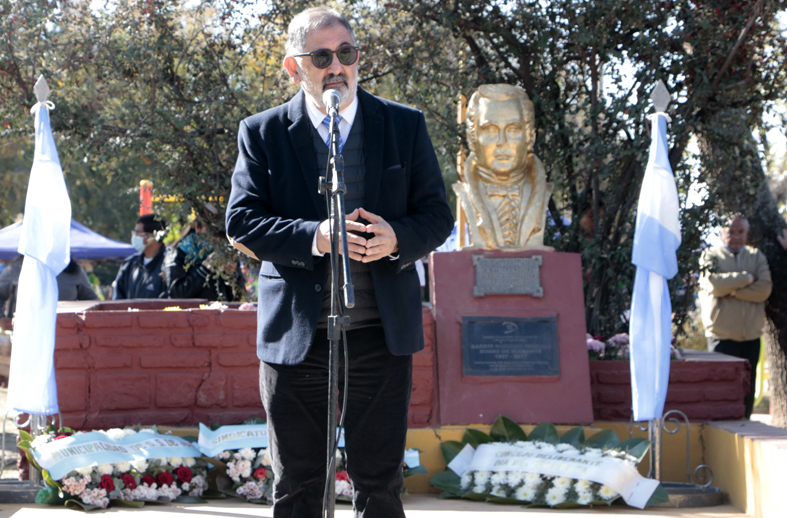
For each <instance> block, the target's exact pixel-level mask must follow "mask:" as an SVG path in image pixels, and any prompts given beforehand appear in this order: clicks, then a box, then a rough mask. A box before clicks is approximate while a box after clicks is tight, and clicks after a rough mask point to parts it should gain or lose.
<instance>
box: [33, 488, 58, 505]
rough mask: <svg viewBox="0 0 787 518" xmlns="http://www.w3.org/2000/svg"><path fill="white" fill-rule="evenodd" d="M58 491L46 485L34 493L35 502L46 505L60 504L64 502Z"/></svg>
mask: <svg viewBox="0 0 787 518" xmlns="http://www.w3.org/2000/svg"><path fill="white" fill-rule="evenodd" d="M59 493H60V491H59V490H58V488H56V487H52V486H47V487H45V488H43V489H42V490H41V491H39V492H38V493H36V503H37V504H46V505H54V504H62V503H64V502H65V499H64V498H61V497H60V494H59Z"/></svg>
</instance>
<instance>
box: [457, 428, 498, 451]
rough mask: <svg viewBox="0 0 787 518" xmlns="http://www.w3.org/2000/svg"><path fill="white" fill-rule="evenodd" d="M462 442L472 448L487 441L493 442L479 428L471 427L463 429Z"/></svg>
mask: <svg viewBox="0 0 787 518" xmlns="http://www.w3.org/2000/svg"><path fill="white" fill-rule="evenodd" d="M462 442H463V443H466V444H469V445H470V446H472V447H473V448H478V445H479V444H486V443H489V442H494V439H492V438H491V437H490V436H489V435H487V434H485V433H484V432H482V431H481V430H474V429H472V428H468V429H467V430H465V435H464V437H462Z"/></svg>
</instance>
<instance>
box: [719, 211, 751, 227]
mask: <svg viewBox="0 0 787 518" xmlns="http://www.w3.org/2000/svg"><path fill="white" fill-rule="evenodd" d="M736 219H740V220H742V221H743V222H744V223H745V224H746V230H749V227H750V225H749V219H748V218H747V217H746V216H745V215H744V214H742V213H740V212H735V213H733V214H727V215H726V216H724V219H723V220H722V221H723V222H724V225H723V227H724V228H729V226H730V225H732V222H733V221H735V220H736Z"/></svg>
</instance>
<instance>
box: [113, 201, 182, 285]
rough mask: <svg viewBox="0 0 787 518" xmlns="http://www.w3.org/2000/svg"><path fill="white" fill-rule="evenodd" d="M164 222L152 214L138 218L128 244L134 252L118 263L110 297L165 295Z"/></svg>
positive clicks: (165, 226)
mask: <svg viewBox="0 0 787 518" xmlns="http://www.w3.org/2000/svg"><path fill="white" fill-rule="evenodd" d="M166 228H167V225H166V222H165V221H164V220H163V219H161V218H159V217H158V216H155V215H153V214H145V215H144V216H140V217H139V218H137V224H136V225H135V226H134V231H133V232H132V233H131V244H132V245H134V248H136V249H137V253H136V254H134V255H132V256H130V257H128V258H126V260H125V261H123V264H121V265H120V270H118V274H117V277H116V278H115V282H113V283H112V300H119V299H159V298H166V297H167V296H168V292H167V285H166V283H165V282H164V277H163V276H162V273H161V266H162V264H163V263H164V255H165V253H166V247H165V246H164V245H163V244H162V241H163V240H164V236H165V235H166V232H167V231H166Z"/></svg>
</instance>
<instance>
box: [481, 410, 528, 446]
mask: <svg viewBox="0 0 787 518" xmlns="http://www.w3.org/2000/svg"><path fill="white" fill-rule="evenodd" d="M489 435H490V436H491V437H492V438H493V439H494V440H496V441H500V442H513V441H526V440H527V434H526V433H525V431H524V430H522V427H521V426H519V425H518V424H516V423H515V422H514V421H512V420H511V419H509V418H508V417H506V416H503V415H499V416H497V419H495V422H494V423H492V429H491V430H490V431H489Z"/></svg>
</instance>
